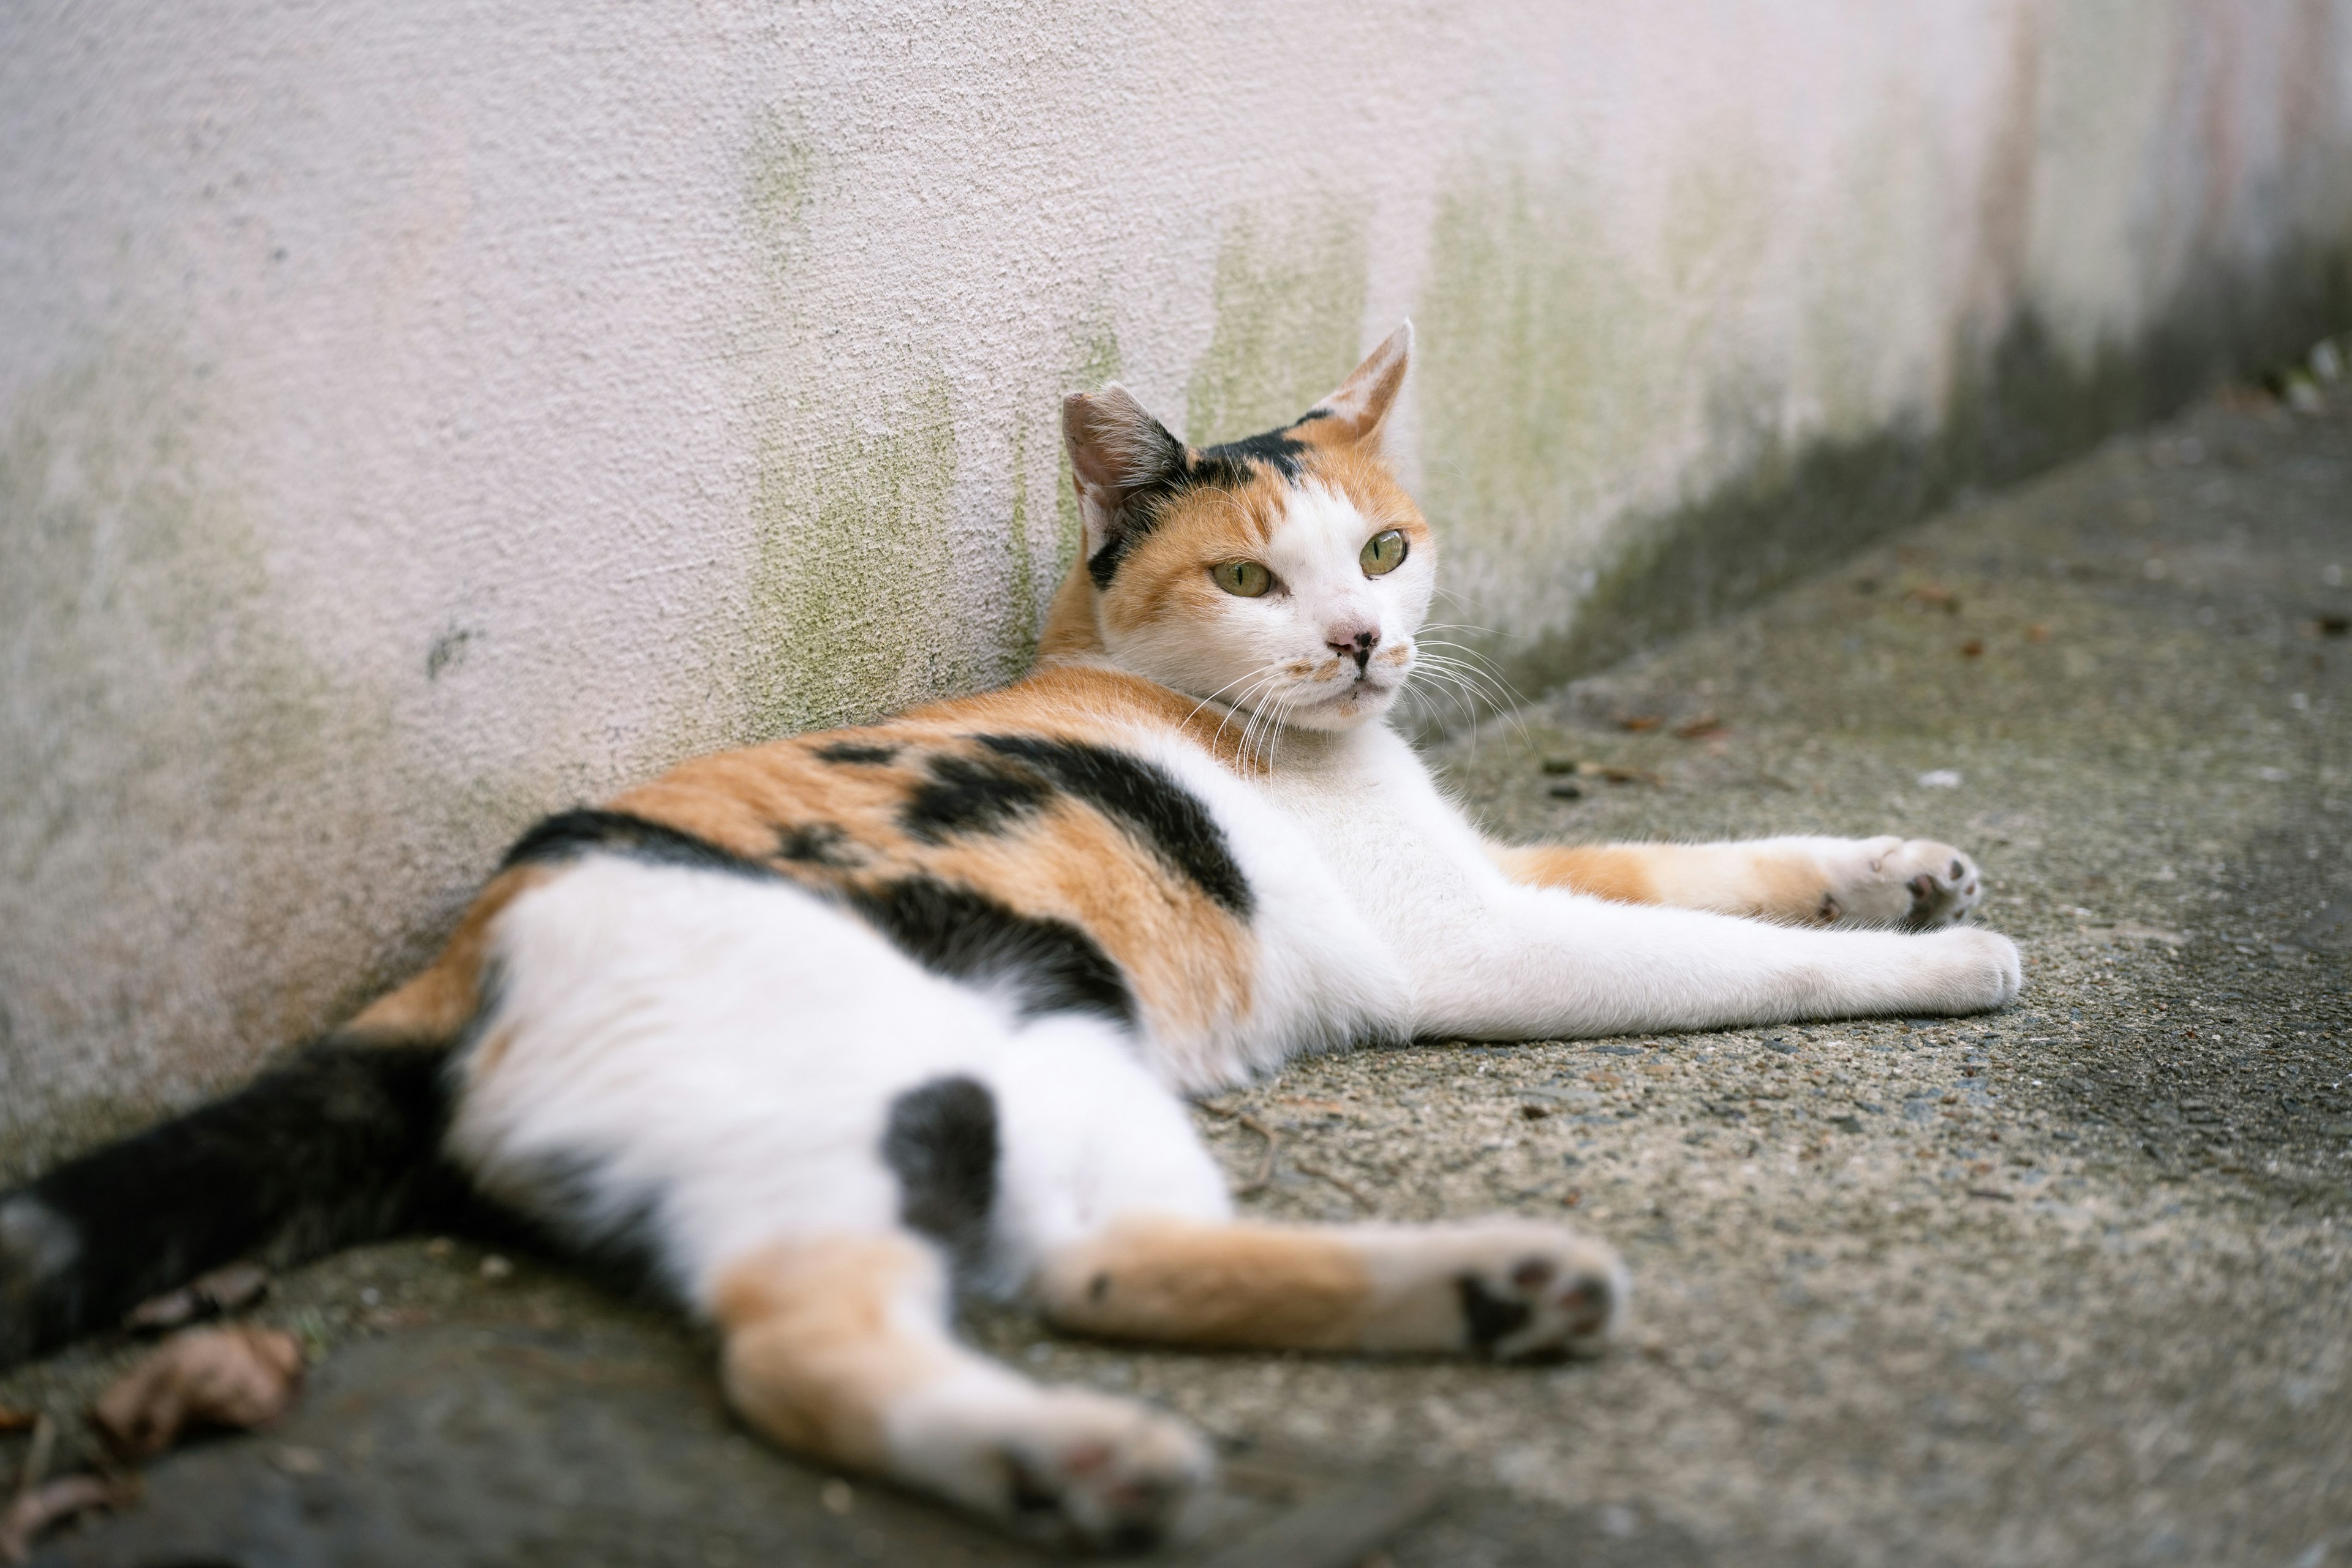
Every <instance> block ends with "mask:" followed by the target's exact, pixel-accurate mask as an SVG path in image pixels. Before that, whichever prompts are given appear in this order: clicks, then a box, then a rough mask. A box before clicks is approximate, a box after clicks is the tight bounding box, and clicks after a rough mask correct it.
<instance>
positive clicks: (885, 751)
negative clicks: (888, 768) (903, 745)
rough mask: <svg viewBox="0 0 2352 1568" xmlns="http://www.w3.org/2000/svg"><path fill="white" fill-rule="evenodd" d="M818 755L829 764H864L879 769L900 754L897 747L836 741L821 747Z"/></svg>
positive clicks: (817, 751) (818, 749)
mask: <svg viewBox="0 0 2352 1568" xmlns="http://www.w3.org/2000/svg"><path fill="white" fill-rule="evenodd" d="M816 754H817V755H818V756H819V757H821V758H823V759H824V761H826V762H828V763H862V764H863V765H865V766H866V767H879V766H881V765H882V764H883V763H887V762H890V761H892V760H893V759H894V758H896V757H897V756H898V747H896V746H869V745H866V744H864V743H863V742H857V741H835V742H833V744H831V745H829V746H819V747H818V748H817V749H816Z"/></svg>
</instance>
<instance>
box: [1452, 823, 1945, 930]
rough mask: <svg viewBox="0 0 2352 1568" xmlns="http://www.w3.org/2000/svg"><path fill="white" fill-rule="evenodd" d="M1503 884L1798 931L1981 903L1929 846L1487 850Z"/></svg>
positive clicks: (1771, 841)
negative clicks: (1781, 924)
mask: <svg viewBox="0 0 2352 1568" xmlns="http://www.w3.org/2000/svg"><path fill="white" fill-rule="evenodd" d="M1487 853H1488V854H1489V855H1490V856H1491V857H1492V858H1494V861H1495V863H1496V865H1498V866H1500V867H1501V868H1503V874H1504V875H1505V876H1507V877H1508V878H1510V879H1511V880H1513V881H1515V882H1521V883H1526V884H1528V885H1529V886H1532V887H1540V888H1565V889H1570V890H1572V891H1575V892H1580V893H1591V894H1592V895H1594V896H1595V897H1597V898H1603V899H1610V900H1615V901H1617V902H1619V903H1627V904H1667V905H1671V906H1673V907H1675V908H1677V909H1685V910H1712V911H1714V912H1715V913H1717V914H1726V915H1748V916H1753V917H1756V918H1759V919H1764V920H1774V921H1790V922H1794V923H1798V924H1804V925H1825V926H1826V925H1837V926H1899V927H1902V928H1904V929H1906V930H1909V931H1932V930H1934V929H1935V928H1937V927H1938V926H1947V925H1955V924H1958V922H1959V921H1963V920H1966V919H1967V918H1968V914H1969V910H1972V909H1974V908H1975V907H1976V906H1977V904H1978V902H1979V900H1981V898H1982V897H1983V884H1984V879H1983V878H1982V876H1980V875H1979V872H1978V870H1977V864H1976V862H1975V861H1974V860H1972V859H1970V858H1969V857H1968V856H1966V855H1964V854H1962V853H1961V852H1960V851H1959V850H1958V849H1955V848H1953V847H1951V846H1950V845H1948V844H1939V843H1937V842H1936V841H1934V840H1933V839H1927V838H1897V837H1893V836H1892V835H1889V836H1886V837H1879V838H1824V837H1786V838H1757V839H1748V840H1744V841H1741V842H1738V843H1729V844H1523V845H1503V844H1494V845H1489V846H1488V847H1487Z"/></svg>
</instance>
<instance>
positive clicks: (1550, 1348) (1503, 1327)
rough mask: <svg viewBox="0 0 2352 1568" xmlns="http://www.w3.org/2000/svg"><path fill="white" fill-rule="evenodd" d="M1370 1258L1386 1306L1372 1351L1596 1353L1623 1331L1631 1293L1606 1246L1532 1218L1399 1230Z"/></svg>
mask: <svg viewBox="0 0 2352 1568" xmlns="http://www.w3.org/2000/svg"><path fill="white" fill-rule="evenodd" d="M1371 1257H1372V1259H1373V1270H1374V1273H1375V1275H1376V1277H1380V1278H1381V1286H1382V1289H1381V1291H1380V1294H1381V1296H1382V1297H1384V1298H1385V1300H1383V1301H1382V1303H1381V1307H1380V1308H1378V1309H1376V1310H1375V1311H1374V1313H1373V1321H1372V1322H1371V1323H1370V1324H1369V1325H1368V1331H1367V1333H1366V1336H1365V1341H1366V1348H1368V1349H1375V1350H1466V1351H1469V1352H1472V1353H1474V1354H1478V1355H1486V1356H1490V1357H1492V1358H1493V1359H1495V1360H1496V1361H1535V1360H1544V1359H1549V1358H1551V1357H1555V1356H1562V1355H1596V1354H1598V1353H1600V1352H1601V1350H1602V1349H1603V1348H1604V1347H1606V1345H1607V1344H1608V1342H1609V1341H1610V1339H1611V1337H1612V1335H1614V1334H1615V1333H1616V1332H1617V1331H1618V1330H1619V1329H1620V1328H1621V1327H1622V1324H1623V1321H1624V1316H1625V1305H1626V1300H1627V1298H1628V1297H1629V1295H1630V1294H1631V1281H1630V1279H1629V1277H1628V1276H1627V1274H1626V1272H1625V1265H1624V1263H1623V1262H1622V1260H1620V1259H1619V1258H1618V1256H1617V1254H1616V1252H1615V1251H1614V1250H1612V1248H1611V1247H1608V1246H1607V1245H1606V1244H1604V1243H1602V1242H1599V1241H1595V1240H1593V1239H1592V1238H1591V1237H1585V1236H1580V1235H1578V1234H1577V1233H1576V1232H1575V1231H1572V1230H1568V1229H1565V1228H1563V1227H1561V1226H1554V1225H1544V1224H1541V1223H1539V1222H1537V1221H1532V1220H1519V1219H1490V1220H1477V1221H1472V1222H1470V1223H1468V1224H1464V1225H1448V1226H1430V1227H1428V1228H1426V1229H1418V1230H1412V1231H1400V1232H1395V1233H1391V1235H1389V1236H1387V1237H1383V1238H1382V1239H1381V1244H1380V1245H1379V1246H1378V1247H1376V1248H1375V1249H1373V1250H1372V1253H1371Z"/></svg>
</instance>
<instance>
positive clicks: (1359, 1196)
mask: <svg viewBox="0 0 2352 1568" xmlns="http://www.w3.org/2000/svg"><path fill="white" fill-rule="evenodd" d="M1290 1163H1292V1164H1293V1165H1295V1166H1297V1168H1298V1169H1299V1170H1301V1171H1304V1172H1306V1173H1307V1174H1308V1175H1310V1176H1320V1177H1321V1178H1322V1179H1323V1180H1325V1181H1327V1182H1328V1183H1330V1184H1332V1185H1333V1186H1335V1187H1337V1188H1339V1190H1340V1191H1341V1192H1343V1193H1345V1194H1348V1195H1349V1197H1351V1198H1353V1199H1355V1200H1356V1201H1357V1202H1358V1203H1360V1204H1361V1205H1364V1207H1365V1208H1366V1209H1367V1210H1369V1209H1370V1208H1371V1207H1372V1206H1373V1205H1372V1200H1371V1199H1370V1198H1368V1197H1366V1196H1365V1195H1364V1190H1363V1189H1362V1188H1361V1187H1359V1186H1358V1185H1356V1184H1355V1183H1353V1182H1351V1181H1349V1180H1348V1178H1347V1177H1345V1176H1342V1175H1341V1174H1339V1173H1338V1172H1337V1171H1332V1170H1327V1169H1326V1168H1324V1167H1323V1166H1321V1165H1316V1164H1310V1163H1307V1161H1305V1160H1301V1159H1299V1158H1298V1157H1297V1156H1296V1155H1293V1156H1292V1157H1291V1161H1290Z"/></svg>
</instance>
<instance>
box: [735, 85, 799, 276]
mask: <svg viewBox="0 0 2352 1568" xmlns="http://www.w3.org/2000/svg"><path fill="white" fill-rule="evenodd" d="M815 180H816V148H815V146H814V143H812V142H810V141H809V140H808V139H807V138H806V137H805V136H803V135H802V134H801V133H800V132H799V131H798V129H797V128H796V127H795V126H794V125H793V123H792V122H791V121H789V120H787V119H785V118H784V117H783V116H782V115H781V114H776V113H771V114H769V115H767V116H766V117H765V118H763V119H761V121H759V123H758V124H757V125H756V126H754V127H753V129H752V132H751V147H750V149H749V151H748V152H747V153H745V155H744V174H743V209H744V213H745V216H746V217H747V218H748V219H749V221H750V225H751V230H752V232H753V234H755V235H756V236H757V237H759V239H760V241H761V244H762V245H764V246H765V247H766V248H767V250H768V252H769V255H770V257H771V258H772V260H773V261H774V262H775V263H776V264H778V265H780V266H781V265H782V263H783V262H784V260H785V259H786V258H787V257H788V256H789V254H790V252H791V250H792V248H793V246H794V245H795V244H796V243H797V242H798V240H799V239H800V237H801V235H802V234H803V229H804V223H803V220H804V219H805V217H806V216H807V213H808V204H809V196H810V193H811V190H812V188H813V186H814V184H815Z"/></svg>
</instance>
